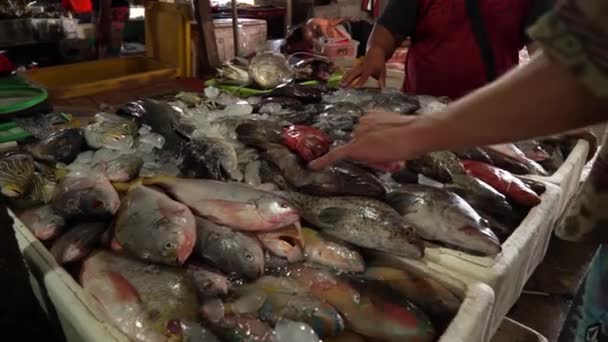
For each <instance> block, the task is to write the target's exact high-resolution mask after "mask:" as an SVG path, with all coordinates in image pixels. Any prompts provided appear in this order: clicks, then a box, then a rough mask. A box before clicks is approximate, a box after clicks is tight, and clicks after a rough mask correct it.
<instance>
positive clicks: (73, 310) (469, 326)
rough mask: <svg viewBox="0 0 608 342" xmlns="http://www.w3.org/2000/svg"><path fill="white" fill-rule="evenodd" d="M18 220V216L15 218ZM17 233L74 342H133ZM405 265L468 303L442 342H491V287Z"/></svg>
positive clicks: (36, 283) (31, 240) (23, 232)
mask: <svg viewBox="0 0 608 342" xmlns="http://www.w3.org/2000/svg"><path fill="white" fill-rule="evenodd" d="M11 215H12V214H11ZM12 216H13V218H14V219H15V224H14V229H15V232H16V236H17V241H18V243H19V248H20V249H21V252H22V253H23V255H24V259H25V261H26V263H27V265H28V267H29V268H30V271H31V273H32V276H33V277H32V278H33V287H34V288H35V289H37V288H39V289H42V290H40V291H38V290H37V291H35V292H36V293H40V292H43V291H44V292H46V293H48V297H49V299H50V301H46V300H45V298H44V297H43V296H39V298H38V300H39V301H40V302H41V303H42V304H43V306H45V307H49V306H50V307H54V308H55V311H56V312H57V315H58V316H59V320H60V321H61V325H62V327H63V329H64V333H65V335H66V339H67V341H68V342H127V341H129V339H128V337H127V336H126V335H124V334H123V333H122V332H120V331H119V330H118V329H117V328H115V327H114V326H113V325H112V323H111V322H109V321H108V320H107V319H106V318H105V314H104V313H103V311H102V309H101V308H100V307H99V306H98V305H92V303H95V301H94V299H93V298H92V297H90V296H89V295H87V294H86V293H85V292H84V290H83V289H82V287H81V286H80V285H79V284H78V283H77V282H76V281H75V280H74V278H72V276H71V275H70V274H68V273H67V272H66V271H65V270H64V269H63V268H62V267H61V266H59V265H58V264H57V263H56V262H55V260H54V259H53V257H52V256H51V254H50V253H49V251H48V250H47V249H46V248H45V247H44V245H42V243H40V241H38V240H37V239H36V238H35V237H34V236H33V235H32V234H31V233H30V231H29V230H28V229H27V227H25V226H24V225H23V223H22V222H21V221H20V220H19V219H18V218H17V217H15V216H14V215H12ZM403 265H411V266H407V267H408V269H410V270H418V271H417V272H418V273H423V274H424V275H425V276H429V277H432V278H433V279H435V280H437V281H440V282H442V283H443V284H444V285H445V286H447V287H448V288H449V289H450V290H451V291H452V292H454V293H455V294H456V295H458V296H460V297H461V298H463V302H462V305H461V307H460V309H459V311H458V313H457V315H456V317H455V318H454V319H453V320H452V322H451V323H450V325H449V326H448V328H447V329H446V331H445V332H444V334H443V335H442V336H441V337H440V339H439V341H440V342H459V341H462V342H485V341H488V336H489V335H488V329H487V327H488V323H489V319H490V316H491V313H492V306H493V303H494V293H493V292H492V289H491V288H490V287H488V286H487V285H485V284H481V283H477V284H467V283H464V282H462V281H459V280H457V279H454V278H452V277H450V276H448V275H445V274H437V273H436V272H435V271H434V270H432V269H430V268H428V267H427V266H425V265H424V264H422V263H421V262H419V261H411V260H406V261H403Z"/></svg>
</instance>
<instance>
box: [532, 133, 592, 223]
mask: <svg viewBox="0 0 608 342" xmlns="http://www.w3.org/2000/svg"><path fill="white" fill-rule="evenodd" d="M588 156H589V143H588V142H587V141H586V140H579V141H578V142H577V143H576V145H575V146H574V149H572V151H571V152H570V154H569V155H568V157H567V158H566V160H565V161H564V163H563V164H562V165H561V166H560V167H559V169H557V171H555V172H554V173H553V174H552V175H551V176H548V177H542V176H531V178H534V179H538V180H541V181H544V182H548V183H552V184H555V185H557V186H559V187H560V188H561V189H562V199H561V202H560V205H559V210H560V212H561V211H564V209H566V205H567V204H568V202H569V201H570V198H572V196H574V194H575V193H576V191H577V189H578V186H579V183H580V178H581V173H582V172H583V167H584V166H585V164H586V162H587V157H588Z"/></svg>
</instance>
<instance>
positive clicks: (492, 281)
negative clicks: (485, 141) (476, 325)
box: [423, 184, 561, 336]
mask: <svg viewBox="0 0 608 342" xmlns="http://www.w3.org/2000/svg"><path fill="white" fill-rule="evenodd" d="M546 186H547V190H546V191H545V193H544V194H543V195H542V196H541V198H542V202H541V203H540V204H539V205H538V206H536V207H534V208H532V210H531V211H530V213H529V214H528V216H527V217H526V218H525V219H524V220H523V222H522V223H521V225H520V226H519V227H518V228H517V229H515V231H514V232H513V234H511V236H510V237H509V238H508V239H507V240H506V241H505V242H504V243H503V244H502V252H501V253H500V254H498V255H497V256H496V257H494V258H491V257H477V256H472V255H470V254H467V253H463V252H459V251H456V250H453V249H449V248H432V249H427V250H426V255H425V257H424V259H423V262H424V263H425V264H426V265H427V266H428V267H429V268H430V269H433V270H435V271H436V272H437V273H443V274H448V275H450V276H452V277H454V278H456V279H459V280H462V281H464V282H465V283H468V284H474V283H477V282H481V283H484V284H487V285H489V286H490V287H491V288H492V289H493V290H494V294H495V297H496V298H495V305H494V311H493V314H492V317H491V321H490V334H493V333H494V332H495V331H496V329H498V327H499V326H500V323H501V322H502V320H503V318H504V317H505V315H506V314H507V312H508V311H509V309H511V307H512V306H513V304H515V302H516V301H517V299H518V298H519V296H520V295H521V291H522V290H523V287H524V285H525V283H526V281H527V280H528V278H529V277H530V276H531V275H532V272H534V270H535V269H536V267H537V266H538V265H539V264H540V262H541V261H542V259H543V258H544V256H545V253H546V252H547V247H548V245H549V240H550V237H551V234H552V231H553V228H554V226H555V222H556V220H557V218H558V216H559V214H560V211H559V208H560V203H561V189H560V188H559V187H557V186H556V185H553V184H546ZM490 336H491V335H490Z"/></svg>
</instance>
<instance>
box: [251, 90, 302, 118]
mask: <svg viewBox="0 0 608 342" xmlns="http://www.w3.org/2000/svg"><path fill="white" fill-rule="evenodd" d="M285 88H286V87H279V88H277V90H279V89H282V90H283V92H284V90H285ZM274 94H275V92H274V91H273V92H271V93H270V94H267V95H266V96H265V97H264V98H262V100H260V103H258V104H257V105H256V106H255V108H254V110H255V111H256V112H258V111H260V110H261V109H262V108H264V107H266V108H269V107H268V106H266V105H269V104H273V105H279V106H280V107H281V109H286V108H296V107H300V106H302V102H300V101H299V100H297V99H295V98H293V97H291V96H277V95H274ZM260 113H266V114H276V113H271V112H265V111H260Z"/></svg>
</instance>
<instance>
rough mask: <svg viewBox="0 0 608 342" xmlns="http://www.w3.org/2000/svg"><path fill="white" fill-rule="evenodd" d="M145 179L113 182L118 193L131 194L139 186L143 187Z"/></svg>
mask: <svg viewBox="0 0 608 342" xmlns="http://www.w3.org/2000/svg"><path fill="white" fill-rule="evenodd" d="M143 183H144V179H143V178H141V177H140V178H136V179H134V180H133V181H131V182H112V186H113V187H114V189H115V190H116V191H117V192H129V191H131V190H132V189H133V188H135V187H136V186H138V185H143Z"/></svg>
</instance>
